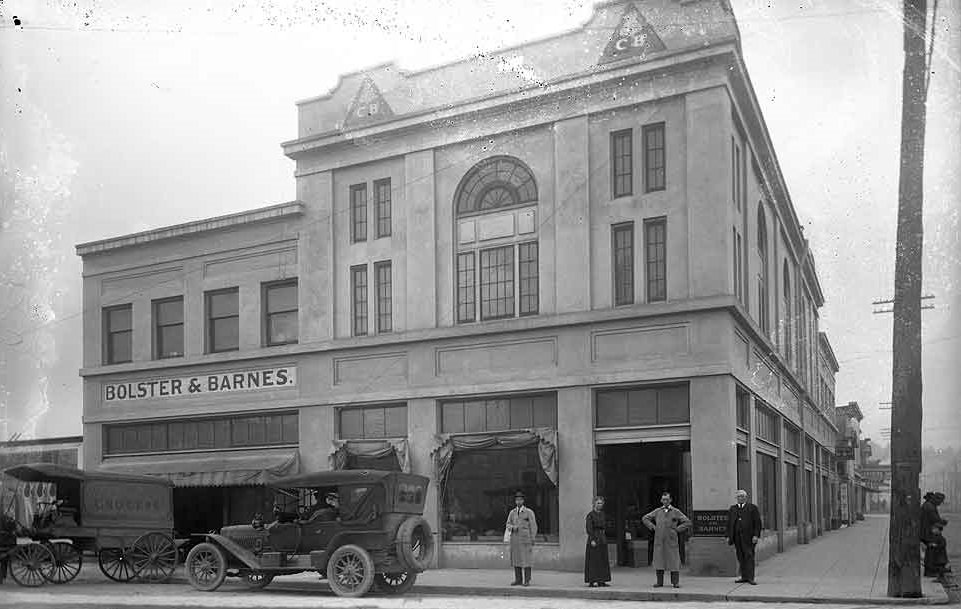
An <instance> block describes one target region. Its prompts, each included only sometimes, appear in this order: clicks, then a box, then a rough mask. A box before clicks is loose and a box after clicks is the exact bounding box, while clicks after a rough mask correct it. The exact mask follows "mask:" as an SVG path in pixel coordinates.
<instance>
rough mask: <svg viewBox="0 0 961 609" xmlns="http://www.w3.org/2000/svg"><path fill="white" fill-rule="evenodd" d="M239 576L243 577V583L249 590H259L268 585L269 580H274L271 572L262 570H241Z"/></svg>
mask: <svg viewBox="0 0 961 609" xmlns="http://www.w3.org/2000/svg"><path fill="white" fill-rule="evenodd" d="M240 577H241V579H243V581H244V584H245V585H246V586H247V587H248V588H250V589H251V590H261V589H263V588H266V587H267V586H268V585H270V582H272V581H274V574H273V573H264V572H263V571H247V570H243V571H241V572H240Z"/></svg>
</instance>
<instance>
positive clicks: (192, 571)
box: [184, 542, 227, 592]
mask: <svg viewBox="0 0 961 609" xmlns="http://www.w3.org/2000/svg"><path fill="white" fill-rule="evenodd" d="M184 571H185V572H186V574H187V581H189V582H190V585H191V586H193V587H194V588H196V589H197V590H200V591H202V592H212V591H214V590H216V589H217V588H219V587H220V585H221V584H222V583H224V579H225V578H226V577H227V557H226V556H224V552H223V550H221V549H220V548H218V547H217V546H215V545H214V544H212V543H206V542H204V543H198V544H197V545H195V546H194V547H193V548H192V549H191V550H190V553H189V554H187V560H186V561H184Z"/></svg>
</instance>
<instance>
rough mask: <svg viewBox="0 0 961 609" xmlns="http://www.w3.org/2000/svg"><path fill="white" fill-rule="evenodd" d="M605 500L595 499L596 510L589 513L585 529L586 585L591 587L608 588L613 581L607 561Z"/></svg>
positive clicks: (601, 498)
mask: <svg viewBox="0 0 961 609" xmlns="http://www.w3.org/2000/svg"><path fill="white" fill-rule="evenodd" d="M605 521H606V519H605V518H604V498H603V497H594V509H592V510H591V511H590V512H588V513H587V518H586V519H585V529H586V532H587V547H586V548H585V549H584V583H586V584H587V585H588V586H589V587H591V588H593V587H594V586H600V587H602V588H604V587H606V586H607V582H609V581H611V563H610V562H609V561H608V559H607V536H606V535H605V531H604V526H605Z"/></svg>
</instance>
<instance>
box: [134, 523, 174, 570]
mask: <svg viewBox="0 0 961 609" xmlns="http://www.w3.org/2000/svg"><path fill="white" fill-rule="evenodd" d="M130 562H131V563H133V570H134V573H136V575H137V578H138V579H141V580H143V581H146V582H162V581H165V580H166V579H167V578H169V577H170V576H171V575H173V572H174V568H175V567H176V566H177V546H176V545H174V541H173V539H171V538H170V536H169V535H164V534H163V533H158V532H156V531H154V532H152V533H147V534H146V535H141V536H140V537H139V538H138V539H137V541H135V542H133V547H132V548H131V549H130Z"/></svg>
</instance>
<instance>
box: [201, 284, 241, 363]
mask: <svg viewBox="0 0 961 609" xmlns="http://www.w3.org/2000/svg"><path fill="white" fill-rule="evenodd" d="M206 305H207V352H208V353H218V352H220V351H236V350H237V349H239V348H240V293H239V292H238V290H237V288H229V289H226V290H217V291H215V292H207V303H206Z"/></svg>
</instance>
